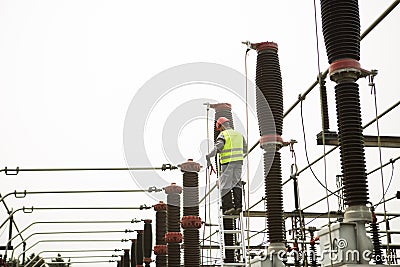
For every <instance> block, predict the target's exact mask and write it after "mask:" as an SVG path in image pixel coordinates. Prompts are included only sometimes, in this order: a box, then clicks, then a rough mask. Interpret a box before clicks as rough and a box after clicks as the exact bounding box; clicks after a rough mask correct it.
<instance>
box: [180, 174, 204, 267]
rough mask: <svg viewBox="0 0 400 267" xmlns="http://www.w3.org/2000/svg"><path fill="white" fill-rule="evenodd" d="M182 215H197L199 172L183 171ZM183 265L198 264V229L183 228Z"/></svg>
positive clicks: (195, 265) (194, 266) (192, 266)
mask: <svg viewBox="0 0 400 267" xmlns="http://www.w3.org/2000/svg"><path fill="white" fill-rule="evenodd" d="M183 216H199V174H198V173H197V172H184V173H183ZM183 240H184V245H183V249H184V266H188V267H199V266H200V241H199V230H198V229H184V230H183Z"/></svg>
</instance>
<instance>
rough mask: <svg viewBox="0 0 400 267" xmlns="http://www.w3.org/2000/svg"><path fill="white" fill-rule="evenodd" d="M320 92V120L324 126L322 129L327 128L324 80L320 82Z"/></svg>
mask: <svg viewBox="0 0 400 267" xmlns="http://www.w3.org/2000/svg"><path fill="white" fill-rule="evenodd" d="M320 94H321V107H322V109H321V110H322V114H323V120H322V125H323V127H324V130H326V131H327V130H329V111H328V96H327V93H326V86H325V81H322V84H321V86H320Z"/></svg>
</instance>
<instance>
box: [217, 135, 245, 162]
mask: <svg viewBox="0 0 400 267" xmlns="http://www.w3.org/2000/svg"><path fill="white" fill-rule="evenodd" d="M221 134H222V135H223V136H224V138H225V145H224V147H223V148H222V151H221V153H219V161H220V163H221V164H226V163H229V162H232V161H239V160H243V136H242V135H241V134H240V133H239V132H237V131H235V130H232V129H227V130H225V131H222V132H221Z"/></svg>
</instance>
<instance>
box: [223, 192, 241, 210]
mask: <svg viewBox="0 0 400 267" xmlns="http://www.w3.org/2000/svg"><path fill="white" fill-rule="evenodd" d="M232 194H233V201H232ZM222 207H223V209H224V210H228V209H231V208H236V209H237V208H242V188H241V187H234V188H232V190H230V191H229V192H227V193H226V194H225V195H224V196H222Z"/></svg>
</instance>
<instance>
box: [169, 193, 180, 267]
mask: <svg viewBox="0 0 400 267" xmlns="http://www.w3.org/2000/svg"><path fill="white" fill-rule="evenodd" d="M180 202H181V196H180V195H179V194H168V195H167V232H180V228H181V226H180V219H181V214H180ZM167 246H168V258H167V262H168V267H180V266H181V249H180V244H179V243H178V244H177V243H168V245H167Z"/></svg>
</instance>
